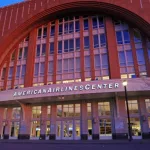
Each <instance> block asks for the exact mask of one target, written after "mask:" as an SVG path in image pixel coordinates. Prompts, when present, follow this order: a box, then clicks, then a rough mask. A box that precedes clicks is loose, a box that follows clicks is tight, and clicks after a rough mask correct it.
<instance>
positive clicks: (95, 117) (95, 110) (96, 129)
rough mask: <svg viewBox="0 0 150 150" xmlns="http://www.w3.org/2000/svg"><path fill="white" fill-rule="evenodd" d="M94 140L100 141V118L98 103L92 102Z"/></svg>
mask: <svg viewBox="0 0 150 150" xmlns="http://www.w3.org/2000/svg"><path fill="white" fill-rule="evenodd" d="M92 116H93V119H92V139H93V140H99V117H98V103H97V102H96V101H93V102H92Z"/></svg>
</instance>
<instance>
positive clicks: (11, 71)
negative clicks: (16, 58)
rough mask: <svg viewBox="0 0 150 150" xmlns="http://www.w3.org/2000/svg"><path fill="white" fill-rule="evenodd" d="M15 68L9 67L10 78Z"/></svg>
mask: <svg viewBox="0 0 150 150" xmlns="http://www.w3.org/2000/svg"><path fill="white" fill-rule="evenodd" d="M13 70H14V67H10V68H9V75H8V79H9V80H10V79H12V76H13Z"/></svg>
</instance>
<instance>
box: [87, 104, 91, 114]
mask: <svg viewBox="0 0 150 150" xmlns="http://www.w3.org/2000/svg"><path fill="white" fill-rule="evenodd" d="M87 115H88V116H92V107H91V103H87Z"/></svg>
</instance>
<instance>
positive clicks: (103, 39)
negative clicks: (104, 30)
mask: <svg viewBox="0 0 150 150" xmlns="http://www.w3.org/2000/svg"><path fill="white" fill-rule="evenodd" d="M100 42H101V47H104V46H106V36H105V34H100Z"/></svg>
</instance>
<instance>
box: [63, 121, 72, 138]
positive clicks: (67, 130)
mask: <svg viewBox="0 0 150 150" xmlns="http://www.w3.org/2000/svg"><path fill="white" fill-rule="evenodd" d="M62 126H63V137H62V139H64V140H65V139H66V140H72V139H73V131H74V130H73V121H72V120H70V121H63V125H62Z"/></svg>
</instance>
